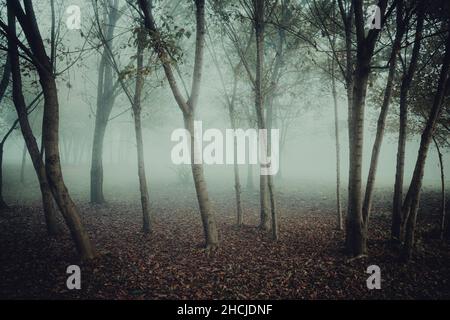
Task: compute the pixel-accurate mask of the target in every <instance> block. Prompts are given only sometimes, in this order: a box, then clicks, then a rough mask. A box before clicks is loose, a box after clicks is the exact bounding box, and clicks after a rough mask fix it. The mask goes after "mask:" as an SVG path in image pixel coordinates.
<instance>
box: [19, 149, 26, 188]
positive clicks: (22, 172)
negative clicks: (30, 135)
mask: <svg viewBox="0 0 450 320" xmlns="http://www.w3.org/2000/svg"><path fill="white" fill-rule="evenodd" d="M26 163H27V144H26V143H25V142H24V143H23V150H22V165H21V166H20V183H22V184H25V166H26Z"/></svg>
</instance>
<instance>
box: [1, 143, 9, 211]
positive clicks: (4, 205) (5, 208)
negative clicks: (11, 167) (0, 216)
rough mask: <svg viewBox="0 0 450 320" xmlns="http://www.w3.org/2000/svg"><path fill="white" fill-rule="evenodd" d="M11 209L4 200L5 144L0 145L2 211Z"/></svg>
mask: <svg viewBox="0 0 450 320" xmlns="http://www.w3.org/2000/svg"><path fill="white" fill-rule="evenodd" d="M7 209H9V207H8V205H7V204H6V202H5V200H4V199H3V143H0V211H1V210H7Z"/></svg>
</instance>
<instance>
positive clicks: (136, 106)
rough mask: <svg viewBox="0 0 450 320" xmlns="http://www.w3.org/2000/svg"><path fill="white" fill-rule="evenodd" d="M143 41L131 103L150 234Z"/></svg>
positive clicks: (141, 38) (144, 212)
mask: <svg viewBox="0 0 450 320" xmlns="http://www.w3.org/2000/svg"><path fill="white" fill-rule="evenodd" d="M144 41H145V36H142V35H141V34H139V35H138V44H137V69H136V85H135V91H134V102H133V118H134V130H135V133H136V147H137V161H138V177H139V191H140V193H141V206H142V223H143V230H144V233H150V231H151V225H150V209H149V198H148V187H147V177H146V175H145V160H144V143H143V138H142V125H141V96H142V88H143V86H144V77H143V72H144V70H143V59H144V57H143V51H144V47H143V46H144Z"/></svg>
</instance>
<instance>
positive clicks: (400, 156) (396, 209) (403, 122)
mask: <svg viewBox="0 0 450 320" xmlns="http://www.w3.org/2000/svg"><path fill="white" fill-rule="evenodd" d="M424 10H425V8H424V3H423V2H420V4H419V6H418V8H417V24H416V31H415V38H414V46H413V49H412V54H411V60H410V62H409V67H408V69H407V70H406V71H405V73H404V75H403V78H402V84H401V88H400V124H399V137H398V149H397V166H396V168H397V169H396V173H395V186H394V199H393V210H392V227H391V237H392V239H393V240H394V241H402V225H403V221H404V217H403V216H402V201H403V199H402V198H403V192H402V191H403V176H404V167H405V147H406V129H407V123H408V92H409V88H410V86H411V83H412V81H413V77H414V74H415V72H416V69H417V63H418V60H419V53H420V47H421V43H422V30H423V25H424V19H425V11H424Z"/></svg>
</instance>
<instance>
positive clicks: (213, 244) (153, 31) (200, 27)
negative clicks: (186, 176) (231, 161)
mask: <svg viewBox="0 0 450 320" xmlns="http://www.w3.org/2000/svg"><path fill="white" fill-rule="evenodd" d="M138 2H139V7H140V9H141V11H142V13H143V17H144V23H145V27H146V28H147V29H148V30H149V31H150V32H149V34H150V37H151V38H152V40H153V43H152V44H153V49H154V51H155V52H156V54H157V55H158V58H159V60H160V62H161V64H162V66H163V69H164V73H165V75H166V78H167V81H168V83H169V86H170V88H171V91H172V94H173V96H174V98H175V101H176V102H177V104H178V107H179V108H180V109H181V111H182V112H183V119H184V125H185V128H186V129H187V130H188V132H189V133H190V135H191V163H192V165H191V166H192V175H193V178H194V185H195V190H196V192H197V199H198V203H199V207H200V215H201V217H202V223H203V231H204V235H205V241H206V249H207V251H208V252H210V251H213V250H214V249H215V248H217V247H218V245H219V236H218V232H217V226H216V220H215V216H214V213H213V211H212V209H211V204H210V202H209V197H208V190H207V188H206V182H205V179H204V174H203V165H202V164H196V163H195V161H194V154H196V153H198V152H201V150H196V147H197V146H196V144H195V143H194V141H195V136H194V114H195V110H196V107H197V101H198V97H199V94H200V84H201V78H202V66H203V52H204V47H205V30H206V26H205V1H204V0H195V7H196V10H195V20H196V39H195V58H194V71H193V75H192V78H193V79H192V88H191V92H190V96H189V99H188V100H187V101H186V100H185V99H184V97H183V95H182V94H181V92H180V89H179V88H178V84H177V82H176V79H175V76H174V73H173V70H172V66H171V63H170V61H171V60H170V58H169V56H168V53H167V51H166V48H165V46H164V44H163V43H161V37H160V33H159V30H158V29H157V28H156V24H155V21H154V18H153V14H152V7H151V5H150V3H149V2H148V1H146V0H139V1H138Z"/></svg>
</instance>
